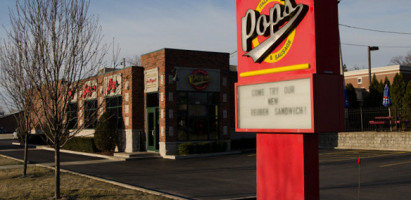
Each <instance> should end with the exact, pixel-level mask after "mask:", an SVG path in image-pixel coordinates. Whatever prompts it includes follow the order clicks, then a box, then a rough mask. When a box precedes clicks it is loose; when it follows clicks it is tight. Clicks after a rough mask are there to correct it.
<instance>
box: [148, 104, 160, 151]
mask: <svg viewBox="0 0 411 200" xmlns="http://www.w3.org/2000/svg"><path fill="white" fill-rule="evenodd" d="M146 122H147V126H146V127H147V150H149V151H158V142H159V125H158V107H152V108H147V121H146Z"/></svg>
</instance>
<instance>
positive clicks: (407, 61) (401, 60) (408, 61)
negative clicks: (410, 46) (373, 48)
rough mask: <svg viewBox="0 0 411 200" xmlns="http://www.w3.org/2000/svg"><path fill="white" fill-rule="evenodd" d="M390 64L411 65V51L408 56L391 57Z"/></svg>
mask: <svg viewBox="0 0 411 200" xmlns="http://www.w3.org/2000/svg"><path fill="white" fill-rule="evenodd" d="M390 64H393V65H411V51H409V52H408V53H407V55H406V56H395V57H393V58H391V61H390Z"/></svg>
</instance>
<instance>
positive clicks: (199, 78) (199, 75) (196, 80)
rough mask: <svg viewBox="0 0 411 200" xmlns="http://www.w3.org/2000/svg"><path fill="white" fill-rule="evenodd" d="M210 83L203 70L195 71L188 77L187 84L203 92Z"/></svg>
mask: <svg viewBox="0 0 411 200" xmlns="http://www.w3.org/2000/svg"><path fill="white" fill-rule="evenodd" d="M209 81H210V76H209V75H208V73H207V72H206V71H205V70H202V69H196V70H194V71H193V72H192V73H191V74H190V75H189V76H188V82H189V83H190V85H191V86H193V87H194V88H195V89H196V90H204V89H206V88H207V86H208V83H209Z"/></svg>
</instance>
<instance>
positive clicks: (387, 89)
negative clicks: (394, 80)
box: [382, 84, 392, 130]
mask: <svg viewBox="0 0 411 200" xmlns="http://www.w3.org/2000/svg"><path fill="white" fill-rule="evenodd" d="M382 105H383V106H384V107H388V116H389V117H391V109H390V106H391V105H392V102H391V97H390V87H388V85H387V84H385V87H384V96H383V97H382ZM390 130H392V129H391V121H390Z"/></svg>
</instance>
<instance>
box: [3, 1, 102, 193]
mask: <svg viewBox="0 0 411 200" xmlns="http://www.w3.org/2000/svg"><path fill="white" fill-rule="evenodd" d="M88 8H89V2H88V1H87V0H21V1H17V3H16V11H15V12H14V13H11V14H10V22H11V25H12V28H11V30H8V39H9V40H10V41H15V42H14V43H11V45H10V46H11V48H13V49H15V50H14V51H13V52H14V54H16V55H18V56H21V57H24V58H25V59H26V61H27V62H23V63H18V64H15V66H16V67H18V68H19V70H18V71H22V74H24V85H25V87H26V88H25V89H26V90H25V93H24V95H25V96H24V97H25V102H24V105H25V107H26V108H28V107H30V109H29V110H30V118H31V120H32V124H33V126H35V128H39V129H41V131H42V132H43V133H44V134H45V136H46V137H47V140H48V141H49V142H50V143H51V145H52V146H53V147H54V150H55V155H54V156H55V186H56V187H55V198H57V199H58V198H60V196H61V195H60V147H61V146H62V145H64V144H65V143H66V142H67V141H68V140H69V139H70V138H72V137H73V136H74V135H76V134H77V133H78V132H80V131H81V130H82V129H83V128H84V124H83V125H80V124H79V126H78V128H77V129H75V130H73V131H71V132H69V131H68V124H69V122H70V119H69V117H68V111H69V108H68V107H69V104H70V98H71V97H72V94H73V91H75V92H78V91H79V90H81V89H82V88H83V87H82V86H83V85H82V84H84V81H82V80H84V79H86V78H88V77H90V76H92V75H94V74H95V73H96V71H97V67H98V66H99V65H100V64H101V62H102V60H103V57H104V55H105V53H106V46H104V45H102V44H101V40H102V35H101V27H100V25H99V23H98V20H97V18H96V17H94V16H91V15H89V13H88ZM16 43H17V44H16ZM20 44H21V45H20ZM20 78H21V76H20ZM10 81H13V80H10ZM28 91H30V92H29V93H30V95H27V94H29V93H28ZM18 92H20V91H18ZM27 102H30V104H28V105H27Z"/></svg>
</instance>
